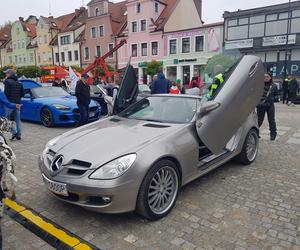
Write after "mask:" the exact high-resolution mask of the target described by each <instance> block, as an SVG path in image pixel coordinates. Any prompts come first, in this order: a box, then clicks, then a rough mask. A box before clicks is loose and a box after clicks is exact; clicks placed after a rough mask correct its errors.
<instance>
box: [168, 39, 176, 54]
mask: <svg viewBox="0 0 300 250" xmlns="http://www.w3.org/2000/svg"><path fill="white" fill-rule="evenodd" d="M169 50H170V51H169V52H170V55H174V54H177V40H176V39H172V40H170V47H169Z"/></svg>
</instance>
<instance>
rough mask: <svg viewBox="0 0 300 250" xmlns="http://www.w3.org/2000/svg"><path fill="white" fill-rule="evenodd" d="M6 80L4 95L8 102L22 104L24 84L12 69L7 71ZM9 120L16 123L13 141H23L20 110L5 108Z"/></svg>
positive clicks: (13, 130)
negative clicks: (11, 119)
mask: <svg viewBox="0 0 300 250" xmlns="http://www.w3.org/2000/svg"><path fill="white" fill-rule="evenodd" d="M5 74H6V79H5V81H4V94H5V95H6V97H7V100H8V101H9V102H11V103H15V104H21V98H22V97H23V96H24V89H23V85H22V83H20V82H19V81H18V77H17V76H16V74H15V72H14V71H13V70H12V69H8V70H6V71H5ZM5 113H6V117H7V118H13V120H14V121H15V122H16V128H13V129H12V131H11V133H12V138H11V140H14V139H17V140H21V132H22V128H21V116H20V109H10V108H5Z"/></svg>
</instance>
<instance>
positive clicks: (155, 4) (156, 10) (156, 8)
mask: <svg viewBox="0 0 300 250" xmlns="http://www.w3.org/2000/svg"><path fill="white" fill-rule="evenodd" d="M154 9H155V12H156V13H158V10H159V5H158V2H155V3H154Z"/></svg>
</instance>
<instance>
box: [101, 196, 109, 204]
mask: <svg viewBox="0 0 300 250" xmlns="http://www.w3.org/2000/svg"><path fill="white" fill-rule="evenodd" d="M102 200H103V201H104V202H105V203H109V202H111V198H110V197H102Z"/></svg>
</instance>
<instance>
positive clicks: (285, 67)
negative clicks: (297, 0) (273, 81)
mask: <svg viewBox="0 0 300 250" xmlns="http://www.w3.org/2000/svg"><path fill="white" fill-rule="evenodd" d="M291 18H292V13H291V0H289V5H288V22H287V28H286V43H285V59H284V73H283V80H285V79H286V77H287V74H286V71H287V61H288V58H287V57H288V46H289V33H290V32H289V31H290V23H291V20H292V19H291Z"/></svg>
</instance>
